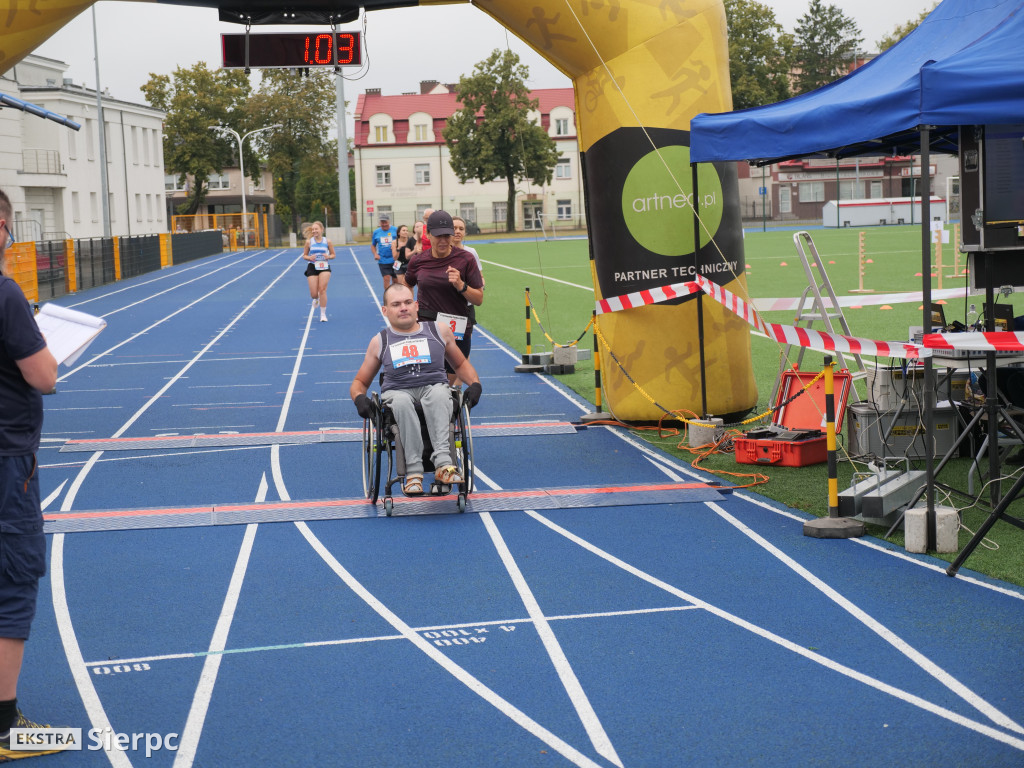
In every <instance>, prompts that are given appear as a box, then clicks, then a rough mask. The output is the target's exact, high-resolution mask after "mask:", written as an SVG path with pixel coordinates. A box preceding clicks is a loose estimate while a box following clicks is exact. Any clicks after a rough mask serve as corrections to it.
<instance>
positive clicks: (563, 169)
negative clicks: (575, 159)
mask: <svg viewBox="0 0 1024 768" xmlns="http://www.w3.org/2000/svg"><path fill="white" fill-rule="evenodd" d="M555 178H556V179H571V178H572V161H571V160H570V159H569V158H568V157H560V158H558V163H557V164H556V165H555Z"/></svg>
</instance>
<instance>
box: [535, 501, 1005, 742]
mask: <svg viewBox="0 0 1024 768" xmlns="http://www.w3.org/2000/svg"><path fill="white" fill-rule="evenodd" d="M526 514H528V515H529V516H530V517H532V518H533V519H534V520H536V521H537V522H539V523H540V524H541V525H545V526H547V527H548V528H550V529H551V530H552V531H554V532H555V533H558V534H560V535H562V536H564V537H565V538H567V539H568V540H569V541H572V542H573V543H575V544H578V545H579V546H581V547H582V548H583V549H585V550H587V551H588V552H591V553H593V554H595V555H597V556H598V557H600V558H602V559H604V560H607V561H608V562H609V563H611V564H612V565H614V566H616V567H618V568H621V569H622V570H624V571H626V572H627V573H631V574H633V575H634V576H636V577H637V578H638V579H642V580H643V581H646V582H647V583H648V584H652V585H654V586H655V587H658V588H659V589H663V590H664V591H666V592H668V593H669V594H671V595H675V596H676V597H678V598H679V599H680V600H685V601H687V602H689V603H692V604H694V605H696V606H697V607H698V608H703V609H704V610H706V611H708V612H709V613H711V614H713V615H714V616H718V617H719V618H720V619H724V620H725V621H727V622H729V623H731V624H734V625H735V626H737V627H739V628H740V629H745V630H747V631H748V632H751V633H752V634H754V635H757V636H758V637H762V638H764V639H765V640H768V641H769V642H772V643H775V644H777V645H779V646H781V647H783V648H785V649H786V650H789V651H791V652H792V653H795V654H797V655H799V656H803V657H804V658H805V659H808V660H809V661H813V662H814V663H815V664H820V665H821V666H823V667H825V668H826V669H830V670H832V671H834V672H838V673H839V674H841V675H845V676H846V677H849V678H850V679H852V680H855V681H857V682H859V683H863V684H864V685H867V686H869V687H871V688H874V689H875V690H877V691H880V692H882V693H886V694H888V695H890V696H893V697H894V698H897V699H899V700H900V701H904V702H906V703H907V704H910V705H912V706H915V707H919V708H920V709H923V710H924V711H926V712H930V713H931V714H933V715H936V716H938V717H941V718H943V719H945V720H948V721H949V722H951V723H955V724H956V725H961V726H963V727H965V728H967V729H969V730H972V731H975V732H976V733H980V734H982V735H984V736H988V737H989V738H992V739H994V740H996V741H999V742H1002V743H1003V744H1006V745H1008V746H1011V747H1013V748H1014V749H1019V750H1022V751H1024V739H1019V738H1016V737H1015V736H1011V735H1009V734H1007V733H1004V732H1003V731H1000V730H997V729H995V728H993V727H992V726H990V725H987V724H985V723H980V722H978V721H976V720H971V719H970V718H968V717H964V716H963V715H961V714H959V713H957V712H953V711H951V710H948V709H946V708H945V707H940V706H939V705H937V704H933V703H932V702H930V701H927V700H925V699H922V698H921V697H920V696H915V695H914V694H912V693H909V692H907V691H904V690H902V689H900V688H897V687H895V686H893V685H889V684H888V683H884V682H882V681H881V680H878V679H876V678H874V677H871V676H870V675H866V674H864V673H862V672H858V671H857V670H855V669H852V668H850V667H847V666H846V665H844V664H840V663H839V662H836V661H833V660H832V659H829V658H827V657H825V656H822V655H821V654H819V653H815V652H814V651H811V650H809V649H807V648H804V647H803V646H801V645H799V644H797V643H794V642H792V641H790V640H787V639H786V638H784V637H781V636H780V635H776V634H775V633H774V632H771V631H769V630H767V629H765V628H763V627H759V626H757V625H756V624H752V623H751V622H749V621H747V620H746V619H742V618H740V617H739V616H736V615H734V614H731V613H729V612H728V611H725V610H723V609H721V608H718V607H717V606H714V605H712V604H711V603H707V602H705V601H703V600H701V599H700V598H698V597H695V596H693V595H691V594H689V593H687V592H684V591H683V590H681V589H678V588H676V587H674V586H672V585H671V584H668V583H667V582H664V581H662V580H661V579H658V578H656V577H654V576H651V575H650V574H648V573H645V572H644V571H641V570H640V569H639V568H636V567H635V566H632V565H630V564H629V563H627V562H625V561H624V560H620V559H619V558H617V557H616V556H615V555H613V554H611V553H609V552H606V551H605V550H603V549H601V548H600V547H598V546H597V545H595V544H591V543H590V542H589V541H586V540H585V539H582V538H580V537H579V536H577V535H576V534H574V533H572V532H571V531H569V530H566V529H565V528H562V527H561V526H560V525H558V524H557V523H554V522H553V521H551V520H549V519H548V518H546V517H544V516H543V515H541V514H538V513H537V512H535V511H533V510H527V511H526Z"/></svg>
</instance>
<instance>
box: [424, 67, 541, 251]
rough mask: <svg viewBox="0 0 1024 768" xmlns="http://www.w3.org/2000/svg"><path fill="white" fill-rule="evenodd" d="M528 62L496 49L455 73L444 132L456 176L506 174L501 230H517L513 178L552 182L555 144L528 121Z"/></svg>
mask: <svg viewBox="0 0 1024 768" xmlns="http://www.w3.org/2000/svg"><path fill="white" fill-rule="evenodd" d="M528 76H529V67H527V66H526V65H525V64H520V63H519V57H518V56H517V55H516V54H515V53H513V52H512V51H509V50H506V51H501V50H500V49H495V50H494V51H493V52H492V53H491V55H490V56H489V57H488V58H487V59H486V60H485V61H482V62H479V63H477V64H476V66H475V67H474V68H473V74H471V75H469V76H466V75H463V76H462V77H461V78H459V84H458V85H457V86H456V89H455V94H456V96H458V99H459V102H460V103H461V104H462V108H461V109H459V111H457V112H456V113H455V114H454V115H452V116H451V117H450V118H448V124H447V125H446V126H445V128H444V131H443V132H442V135H443V136H444V140H445V142H447V144H448V150H449V152H450V154H451V167H452V170H453V171H454V172H455V175H456V176H457V177H458V179H459V181H461V182H463V183H465V182H467V181H469V180H470V179H473V178H475V179H477V180H478V181H479V182H480V183H481V184H486V183H487V182H489V181H493V180H494V179H505V181H506V183H507V184H508V203H507V206H508V207H507V212H506V216H505V229H506V231H508V232H512V231H513V230H515V218H516V213H515V211H516V207H515V206H516V182H517V181H521V180H523V179H530V180H531V181H532V182H533V183H534V184H536V185H538V186H543V185H545V184H549V183H551V177H552V175H553V173H554V168H555V165H556V164H557V163H558V147H557V146H556V145H555V141H554V139H552V138H551V137H550V136H548V134H547V131H545V130H544V129H543V128H542V127H541V126H539V125H537V124H535V123H532V122H530V119H529V113H530V112H531V111H532V110H536V109H537V107H538V101H537V100H536V99H531V98H530V92H529V90H528V89H527V87H526V78H527V77H528Z"/></svg>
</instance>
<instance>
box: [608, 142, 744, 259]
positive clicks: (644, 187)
mask: <svg viewBox="0 0 1024 768" xmlns="http://www.w3.org/2000/svg"><path fill="white" fill-rule="evenodd" d="M697 186H698V199H697V211H698V213H699V215H700V220H701V222H702V224H703V226H701V234H700V243H701V245H702V246H703V245H705V244H707V243H708V242H709V241H710V239H711V237H712V236H714V234H715V233H716V232H717V231H718V227H719V225H720V224H721V223H722V209H723V207H724V206H723V200H722V182H721V180H719V178H718V172H717V171H716V170H715V168H714V166H713V165H711V164H710V163H701V164H700V165H698V166H697ZM692 199H693V183H692V176H691V172H690V148H689V147H683V146H678V145H676V146H671V147H662V148H661V149H658V150H655V151H652V152H649V153H648V154H646V155H644V157H642V158H640V160H639V161H638V162H637V163H636V165H634V166H633V169H632V170H631V171H630V172H629V175H628V176H627V177H626V183H625V184H623V186H622V216H623V218H624V219H625V221H626V226H627V227H628V229H629V233H630V234H631V235H632V236H633V239H635V240H636V241H637V242H638V243H640V245H642V246H643V247H644V248H646V249H647V250H649V251H652V252H653V253H657V254H660V255H662V256H685V255H687V254H691V253H693V209H692V208H691V201H692Z"/></svg>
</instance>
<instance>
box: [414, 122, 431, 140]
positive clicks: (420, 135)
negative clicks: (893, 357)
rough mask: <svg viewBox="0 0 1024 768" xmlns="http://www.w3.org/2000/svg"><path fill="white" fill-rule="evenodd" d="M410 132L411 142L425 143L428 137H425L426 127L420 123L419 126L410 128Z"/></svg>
mask: <svg viewBox="0 0 1024 768" xmlns="http://www.w3.org/2000/svg"><path fill="white" fill-rule="evenodd" d="M412 130H413V141H427V139H428V135H427V126H426V125H423V124H422V123H421V124H419V125H414V126H413V127H412Z"/></svg>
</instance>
